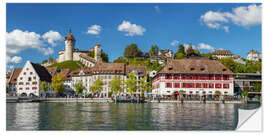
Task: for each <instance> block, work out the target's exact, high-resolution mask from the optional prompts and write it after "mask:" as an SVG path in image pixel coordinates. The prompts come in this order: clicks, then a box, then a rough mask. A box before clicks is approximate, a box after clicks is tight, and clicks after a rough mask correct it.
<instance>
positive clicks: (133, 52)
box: [124, 44, 140, 58]
mask: <svg viewBox="0 0 270 135" xmlns="http://www.w3.org/2000/svg"><path fill="white" fill-rule="evenodd" d="M139 52H140V49H139V48H138V46H137V45H136V44H131V45H127V46H126V48H125V51H124V56H125V57H126V58H135V57H137V56H138V53H139Z"/></svg>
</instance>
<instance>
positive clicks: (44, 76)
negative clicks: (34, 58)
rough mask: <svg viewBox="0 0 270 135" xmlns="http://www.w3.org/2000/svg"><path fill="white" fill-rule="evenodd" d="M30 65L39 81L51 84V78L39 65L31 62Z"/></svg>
mask: <svg viewBox="0 0 270 135" xmlns="http://www.w3.org/2000/svg"><path fill="white" fill-rule="evenodd" d="M31 64H32V66H33V67H34V69H35V71H36V72H37V74H38V76H39V78H40V81H46V82H51V79H52V76H51V74H50V73H49V72H48V70H47V69H46V68H45V67H43V66H41V65H39V64H35V63H32V62H31Z"/></svg>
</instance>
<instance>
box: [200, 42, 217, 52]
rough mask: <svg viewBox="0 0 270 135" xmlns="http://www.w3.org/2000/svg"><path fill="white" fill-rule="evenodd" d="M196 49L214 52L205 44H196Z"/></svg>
mask: <svg viewBox="0 0 270 135" xmlns="http://www.w3.org/2000/svg"><path fill="white" fill-rule="evenodd" d="M198 49H204V50H209V51H214V50H215V48H214V47H212V46H211V45H208V44H205V43H199V44H198Z"/></svg>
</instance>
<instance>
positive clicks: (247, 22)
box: [200, 4, 262, 32]
mask: <svg viewBox="0 0 270 135" xmlns="http://www.w3.org/2000/svg"><path fill="white" fill-rule="evenodd" d="M261 10H262V6H261V5H259V6H257V5H255V4H253V5H249V6H240V7H236V8H233V9H232V12H219V11H217V12H214V11H208V12H206V13H205V14H204V15H202V16H201V17H200V20H201V22H202V23H203V24H205V25H206V26H208V27H209V28H214V29H223V30H224V31H225V32H229V26H223V25H224V24H225V23H233V24H235V25H238V26H242V27H251V26H255V25H259V24H261Z"/></svg>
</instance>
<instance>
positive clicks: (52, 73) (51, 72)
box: [46, 67, 59, 76]
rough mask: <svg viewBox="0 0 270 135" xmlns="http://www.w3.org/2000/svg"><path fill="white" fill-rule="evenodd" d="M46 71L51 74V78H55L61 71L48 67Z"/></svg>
mask: <svg viewBox="0 0 270 135" xmlns="http://www.w3.org/2000/svg"><path fill="white" fill-rule="evenodd" d="M46 69H47V71H48V72H49V73H50V74H51V76H54V75H55V74H56V73H57V72H58V71H59V69H58V68H57V67H46Z"/></svg>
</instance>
